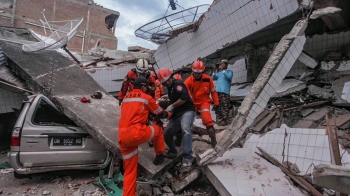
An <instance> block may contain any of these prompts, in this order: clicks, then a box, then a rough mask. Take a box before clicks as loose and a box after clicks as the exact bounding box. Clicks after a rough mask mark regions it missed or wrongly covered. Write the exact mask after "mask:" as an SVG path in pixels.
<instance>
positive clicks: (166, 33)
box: [135, 4, 210, 44]
mask: <svg viewBox="0 0 350 196" xmlns="http://www.w3.org/2000/svg"><path fill="white" fill-rule="evenodd" d="M176 5H178V4H176ZM178 6H179V5H178ZM209 7H210V5H208V4H203V5H199V6H195V7H191V8H188V9H183V10H182V11H179V12H176V13H173V14H169V15H166V13H165V14H164V16H163V17H160V18H158V19H157V20H154V21H152V22H149V23H147V24H145V25H143V26H142V27H140V28H138V29H136V31H135V35H136V37H139V38H142V39H145V40H148V41H151V42H153V43H155V44H163V43H165V42H166V40H168V39H169V38H171V37H172V36H174V32H179V29H190V27H191V25H192V26H194V25H195V23H196V21H198V20H199V18H200V17H201V16H202V15H203V14H204V13H205V12H206V11H207V10H208V8H209ZM168 9H169V6H168ZM167 11H168V10H167Z"/></svg>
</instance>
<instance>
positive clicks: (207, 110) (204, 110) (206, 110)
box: [199, 109, 210, 113]
mask: <svg viewBox="0 0 350 196" xmlns="http://www.w3.org/2000/svg"><path fill="white" fill-rule="evenodd" d="M199 112H200V113H202V112H210V110H209V109H203V110H199Z"/></svg>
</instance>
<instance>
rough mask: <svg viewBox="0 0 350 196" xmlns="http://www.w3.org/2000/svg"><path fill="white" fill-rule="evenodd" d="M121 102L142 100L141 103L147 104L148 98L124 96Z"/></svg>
mask: <svg viewBox="0 0 350 196" xmlns="http://www.w3.org/2000/svg"><path fill="white" fill-rule="evenodd" d="M123 102H124V103H126V102H142V103H145V104H148V100H147V99H144V98H125V99H123Z"/></svg>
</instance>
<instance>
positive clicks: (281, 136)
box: [243, 124, 350, 175]
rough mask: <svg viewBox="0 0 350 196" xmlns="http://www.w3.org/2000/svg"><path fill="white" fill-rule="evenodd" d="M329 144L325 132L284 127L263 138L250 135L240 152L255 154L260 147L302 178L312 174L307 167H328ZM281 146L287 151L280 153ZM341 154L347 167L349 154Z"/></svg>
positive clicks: (329, 161)
mask: <svg viewBox="0 0 350 196" xmlns="http://www.w3.org/2000/svg"><path fill="white" fill-rule="evenodd" d="M286 133H287V136H286V138H285V134H286ZM328 141H329V139H328V136H327V135H326V130H325V129H305V128H303V129H301V128H300V129H298V128H289V127H288V126H286V125H285V124H283V125H282V126H281V127H280V128H277V129H274V130H272V131H270V132H268V133H266V134H265V135H264V136H260V135H253V134H249V135H248V136H247V140H246V142H245V143H244V145H243V148H248V149H250V150H251V151H253V152H255V151H257V150H256V148H257V147H260V148H262V149H264V150H265V151H266V152H267V153H269V154H270V155H271V156H273V157H274V158H275V159H277V160H278V161H279V162H283V161H286V160H288V161H289V162H291V163H295V164H296V165H297V166H298V168H299V169H300V171H301V174H302V175H303V174H307V173H310V172H311V169H310V168H311V167H310V166H312V165H313V164H314V165H318V164H320V163H329V164H330V163H331V154H330V153H331V151H330V147H329V142H328ZM284 144H285V145H286V146H288V148H287V147H286V148H285V150H284V153H283V145H284ZM283 154H284V158H283V156H282V155H283ZM340 154H342V155H343V156H342V163H344V165H348V166H350V162H349V160H350V154H349V153H347V151H345V150H344V149H341V151H340ZM287 157H288V159H287Z"/></svg>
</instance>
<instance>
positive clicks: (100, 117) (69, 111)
mask: <svg viewBox="0 0 350 196" xmlns="http://www.w3.org/2000/svg"><path fill="white" fill-rule="evenodd" d="M0 46H1V47H2V49H3V52H4V54H5V55H6V56H7V57H8V58H9V59H11V60H12V62H13V63H10V65H9V66H10V67H11V69H13V70H15V72H16V73H18V74H19V75H20V76H21V78H22V79H24V80H25V81H26V85H28V88H29V89H30V90H32V91H34V92H38V93H42V92H44V93H49V96H50V97H51V100H52V101H53V102H54V103H55V104H56V105H58V107H59V108H60V110H62V111H63V113H64V114H65V115H66V116H68V117H69V118H71V119H72V120H73V121H74V122H75V123H76V124H77V125H79V126H80V127H81V128H83V129H84V130H85V131H87V132H88V133H90V134H91V136H92V137H93V138H95V139H96V140H97V141H99V142H100V143H101V144H103V145H104V146H105V147H106V148H107V149H108V150H110V151H111V152H112V153H113V154H114V155H115V156H117V157H119V158H120V149H119V146H118V142H117V141H118V119H119V117H120V107H119V105H118V101H117V100H116V99H115V98H114V97H113V96H111V95H110V94H108V93H106V92H105V91H104V89H103V88H102V87H101V86H100V85H98V84H97V82H96V81H94V80H93V79H92V78H91V77H90V76H89V75H88V74H87V73H86V71H84V70H82V69H81V68H80V67H78V66H77V65H75V64H74V62H72V61H71V60H69V59H68V58H66V57H64V56H62V55H61V54H60V53H58V52H56V51H44V52H38V53H24V52H23V51H22V49H21V45H19V44H13V43H8V42H3V41H0ZM50 63H52V64H50ZM51 81H52V83H51ZM48 89H51V90H49V91H48ZM97 90H99V91H100V92H101V93H102V94H103V96H102V99H91V103H82V102H80V99H81V98H82V97H88V98H89V97H90V95H91V94H93V93H94V92H95V91H97ZM139 156H140V157H139V158H140V160H142V161H140V166H141V168H147V167H148V166H150V165H153V164H152V161H153V159H154V156H155V154H154V152H152V153H150V154H148V153H140V154H139ZM143 164H145V165H143ZM165 166H166V164H164V165H162V166H160V167H159V166H158V169H157V170H152V169H149V170H148V174H149V175H151V176H153V175H154V174H157V172H158V171H161V170H162V169H164V167H165ZM153 172H156V173H153Z"/></svg>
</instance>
